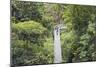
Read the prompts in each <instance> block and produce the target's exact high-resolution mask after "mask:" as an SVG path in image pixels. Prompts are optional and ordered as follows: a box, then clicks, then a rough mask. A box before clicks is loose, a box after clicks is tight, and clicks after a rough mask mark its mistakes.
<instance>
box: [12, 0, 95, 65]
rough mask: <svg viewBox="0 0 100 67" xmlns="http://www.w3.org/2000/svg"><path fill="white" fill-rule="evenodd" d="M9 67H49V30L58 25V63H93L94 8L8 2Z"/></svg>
mask: <svg viewBox="0 0 100 67" xmlns="http://www.w3.org/2000/svg"><path fill="white" fill-rule="evenodd" d="M11 3H12V17H11V29H12V31H11V40H12V41H11V51H12V53H11V57H12V65H33V64H51V63H53V61H54V49H53V47H54V46H53V30H54V29H53V28H54V26H55V25H56V24H59V23H62V24H64V26H65V27H67V30H65V31H64V32H61V46H62V47H61V48H62V59H63V60H62V62H63V63H72V62H82V61H84V62H85V61H95V60H96V7H95V6H85V5H84V6H83V5H66V4H50V3H32V2H24V1H23V2H21V1H11Z"/></svg>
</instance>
